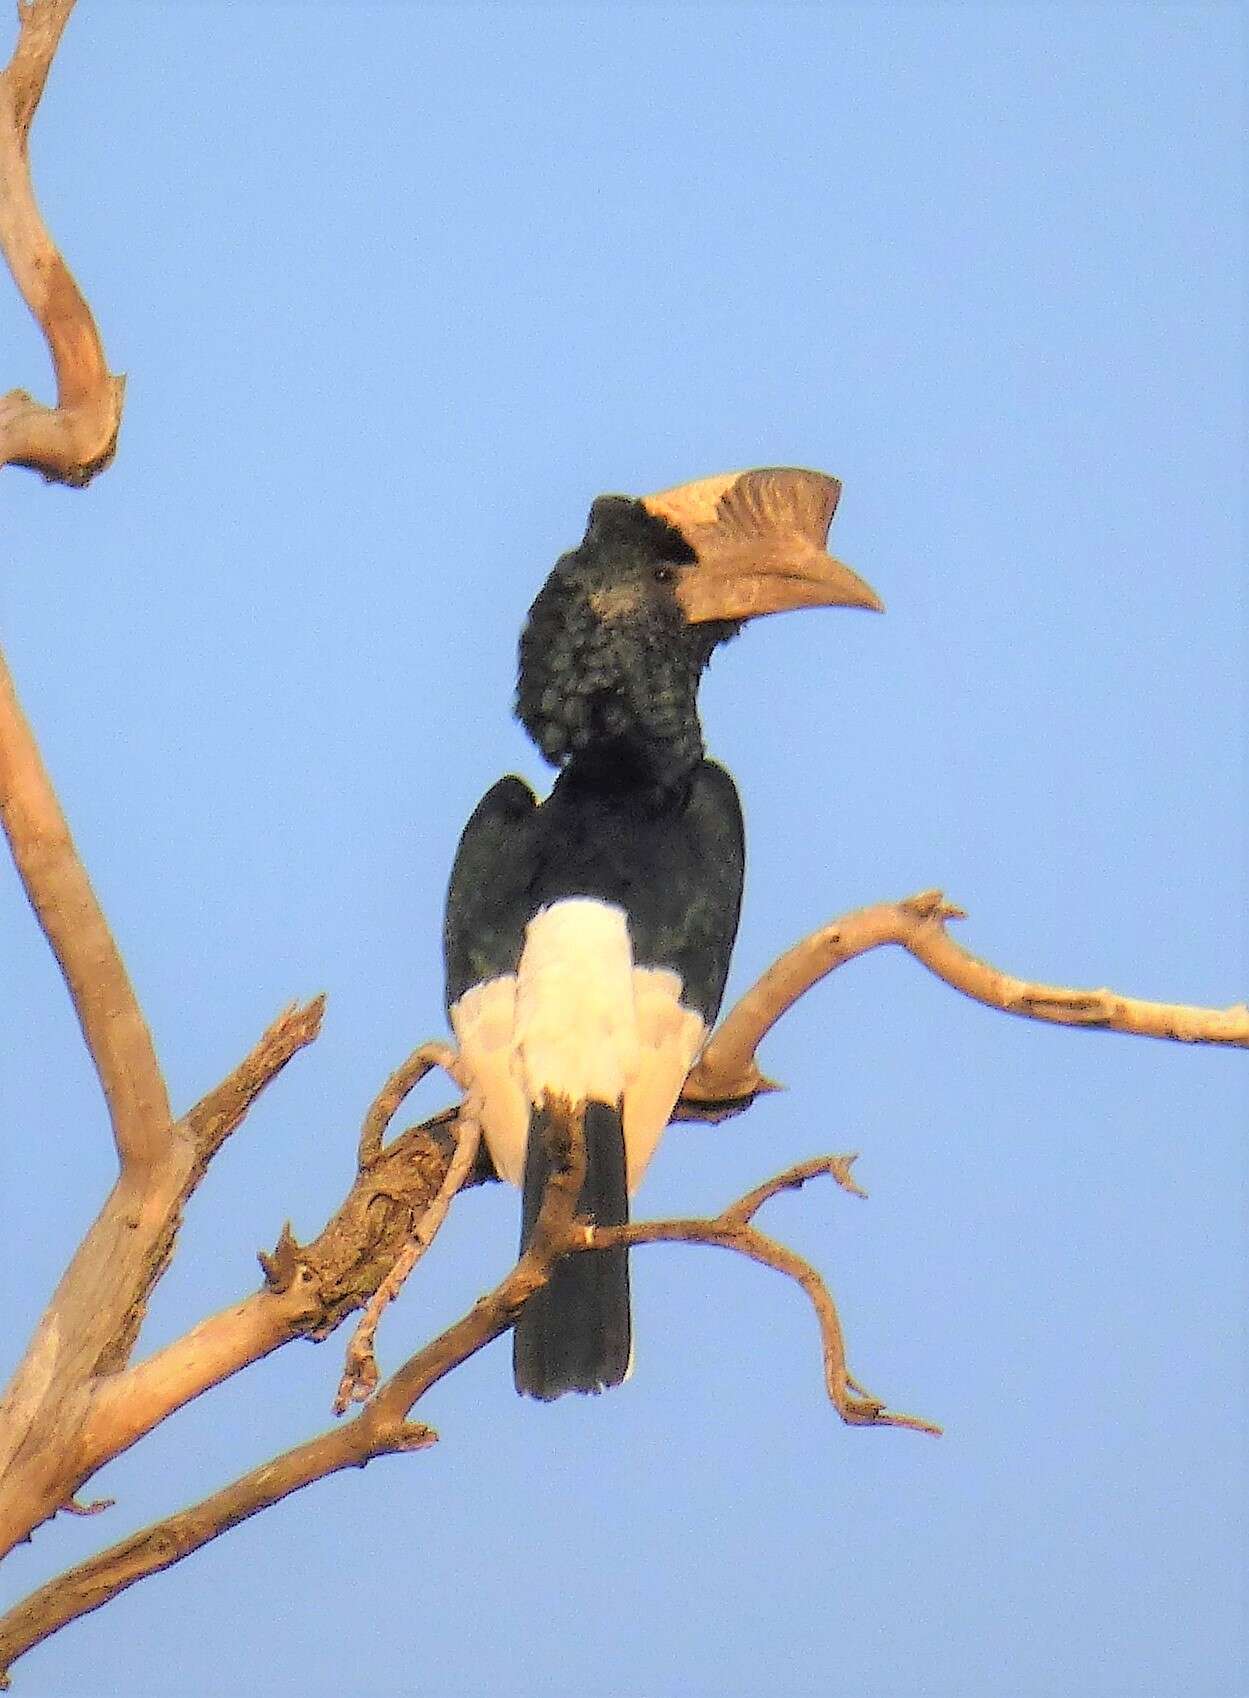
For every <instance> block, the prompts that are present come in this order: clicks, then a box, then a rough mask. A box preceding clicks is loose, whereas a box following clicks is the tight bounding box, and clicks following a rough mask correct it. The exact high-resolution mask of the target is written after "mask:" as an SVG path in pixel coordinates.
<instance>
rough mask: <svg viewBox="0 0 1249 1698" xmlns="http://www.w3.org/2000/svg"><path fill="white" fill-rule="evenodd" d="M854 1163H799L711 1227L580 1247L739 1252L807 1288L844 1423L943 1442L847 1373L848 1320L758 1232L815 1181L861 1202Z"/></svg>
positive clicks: (603, 1239) (640, 1233) (644, 1226)
mask: <svg viewBox="0 0 1249 1698" xmlns="http://www.w3.org/2000/svg"><path fill="white" fill-rule="evenodd" d="M855 1159H856V1158H855V1157H854V1156H815V1157H814V1158H813V1159H811V1160H810V1161H804V1162H799V1163H798V1164H797V1165H796V1166H795V1167H790V1168H786V1170H785V1171H784V1172H783V1173H778V1174H777V1175H776V1176H775V1178H773V1179H769V1180H767V1181H766V1182H765V1183H764V1184H763V1185H760V1186H758V1187H757V1188H756V1189H755V1190H754V1191H749V1192H747V1194H746V1195H745V1196H744V1197H741V1198H739V1199H738V1201H737V1202H736V1203H730V1205H729V1206H728V1208H726V1209H724V1210H723V1211H722V1212H721V1213H720V1214H718V1215H716V1216H715V1217H714V1219H711V1220H651V1221H638V1222H636V1223H635V1224H633V1225H631V1226H598V1227H595V1226H589V1227H587V1228H586V1229H585V1231H584V1234H583V1236H582V1239H581V1242H580V1243H579V1244H578V1245H576V1246H575V1247H576V1248H578V1249H585V1250H610V1249H612V1248H614V1247H616V1246H618V1245H629V1246H632V1245H636V1244H712V1245H715V1246H717V1247H718V1248H720V1249H722V1250H735V1251H736V1252H737V1253H738V1254H739V1255H741V1256H746V1257H748V1258H749V1259H750V1260H751V1261H752V1262H760V1263H762V1265H763V1266H764V1267H768V1268H775V1270H776V1272H777V1273H782V1274H785V1275H787V1276H788V1277H789V1278H790V1279H792V1280H794V1281H795V1282H796V1283H797V1284H798V1285H800V1286H801V1287H802V1289H803V1291H804V1292H805V1293H806V1294H807V1297H808V1298H809V1299H810V1302H811V1306H812V1308H813V1309H814V1310H815V1315H816V1319H817V1320H818V1322H819V1326H820V1338H821V1341H822V1343H823V1354H824V1385H825V1389H826V1390H827V1392H828V1396H829V1401H830V1402H831V1403H832V1404H833V1407H834V1408H835V1409H836V1410H837V1413H838V1414H839V1415H840V1416H841V1418H842V1420H843V1421H845V1422H847V1423H848V1424H849V1425H850V1426H855V1427H907V1428H910V1429H911V1430H912V1431H914V1432H921V1433H934V1434H937V1435H939V1434H940V1432H941V1428H940V1427H938V1426H935V1425H934V1424H933V1423H932V1422H931V1421H925V1420H923V1419H922V1418H921V1417H920V1416H918V1415H900V1414H896V1413H894V1412H893V1411H891V1410H889V1409H887V1408H886V1407H885V1405H884V1404H883V1403H881V1401H880V1400H879V1398H875V1397H872V1396H871V1394H870V1393H868V1392H866V1391H864V1389H863V1387H862V1386H861V1385H860V1384H859V1383H858V1381H857V1380H855V1379H854V1378H853V1376H852V1375H851V1374H850V1372H849V1370H848V1368H847V1367H846V1346H845V1338H844V1336H843V1334H842V1330H841V1320H840V1318H839V1316H838V1314H837V1305H836V1304H835V1303H834V1302H833V1297H832V1293H831V1292H830V1291H829V1289H828V1286H827V1285H826V1284H825V1282H824V1280H823V1279H822V1278H821V1277H820V1275H819V1274H818V1273H817V1272H816V1271H815V1269H814V1268H813V1267H812V1266H811V1264H810V1262H807V1261H804V1260H803V1258H802V1257H801V1256H798V1255H796V1254H795V1253H794V1251H792V1250H790V1249H787V1248H786V1246H785V1245H784V1244H778V1243H777V1241H776V1239H774V1238H769V1237H768V1236H767V1235H766V1234H765V1233H763V1232H760V1231H759V1229H758V1227H756V1226H754V1225H752V1224H751V1223H752V1221H753V1218H754V1216H755V1214H756V1213H757V1212H758V1210H759V1209H760V1208H762V1206H763V1205H764V1203H766V1202H768V1201H769V1199H770V1198H772V1197H775V1196H776V1195H777V1193H778V1192H781V1191H796V1190H800V1189H801V1188H802V1186H804V1185H805V1184H806V1183H807V1182H808V1180H811V1179H818V1178H821V1177H822V1176H824V1175H829V1176H831V1177H832V1178H834V1179H835V1180H836V1181H837V1183H838V1184H839V1185H840V1186H841V1187H842V1188H843V1189H844V1190H848V1191H851V1192H854V1193H855V1194H857V1195H859V1196H862V1195H863V1193H862V1191H860V1190H859V1187H858V1186H857V1185H856V1184H855V1182H854V1180H853V1179H852V1178H851V1177H850V1168H851V1165H852V1164H853V1162H854V1161H855Z"/></svg>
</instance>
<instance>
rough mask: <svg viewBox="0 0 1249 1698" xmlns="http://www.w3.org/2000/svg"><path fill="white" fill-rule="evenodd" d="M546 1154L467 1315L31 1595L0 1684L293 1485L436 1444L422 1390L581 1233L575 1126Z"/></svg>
mask: <svg viewBox="0 0 1249 1698" xmlns="http://www.w3.org/2000/svg"><path fill="white" fill-rule="evenodd" d="M566 1132H567V1134H568V1135H567V1136H566V1137H565V1138H564V1139H563V1140H561V1141H559V1142H558V1143H556V1144H555V1145H554V1147H553V1148H552V1155H553V1157H554V1158H555V1162H556V1165H555V1167H554V1169H553V1171H552V1175H551V1178H550V1180H549V1182H548V1184H547V1189H546V1195H545V1197H544V1198H543V1202H542V1208H541V1209H540V1211H539V1214H538V1219H537V1222H536V1224H535V1228H534V1233H533V1238H532V1240H531V1242H530V1245H529V1248H528V1249H527V1250H526V1251H525V1254H524V1255H523V1256H522V1257H521V1258H520V1260H519V1261H518V1262H517V1263H516V1265H515V1266H514V1267H513V1268H512V1270H511V1271H510V1273H508V1274H507V1276H506V1277H505V1278H504V1279H503V1280H502V1281H500V1283H499V1284H498V1285H497V1286H495V1288H494V1290H493V1291H490V1292H488V1293H487V1294H486V1295H485V1296H484V1297H481V1298H479V1299H478V1301H477V1302H476V1303H475V1304H474V1305H473V1307H472V1309H470V1310H469V1312H468V1314H467V1315H465V1316H463V1317H462V1318H461V1319H460V1320H458V1321H457V1322H455V1324H454V1325H453V1326H451V1327H448V1328H447V1330H446V1331H445V1332H443V1333H441V1334H440V1335H439V1336H438V1337H437V1338H436V1339H434V1340H433V1341H432V1342H431V1343H430V1344H428V1345H426V1346H425V1348H424V1349H423V1350H420V1351H418V1352H417V1354H416V1355H415V1356H413V1357H411V1358H410V1359H409V1360H408V1361H407V1362H405V1363H404V1365H403V1366H402V1367H401V1368H400V1369H399V1370H398V1372H397V1373H395V1374H394V1375H392V1376H391V1378H390V1379H389V1380H387V1381H386V1382H385V1384H384V1385H383V1386H382V1387H381V1388H380V1390H379V1391H378V1392H377V1395H376V1396H375V1397H374V1398H373V1399H372V1401H371V1402H369V1403H367V1404H366V1405H365V1406H364V1408H363V1409H362V1410H361V1411H360V1413H359V1414H358V1415H356V1416H355V1417H354V1418H353V1419H352V1420H350V1421H348V1422H346V1423H344V1424H343V1425H341V1426H335V1427H332V1428H330V1429H329V1430H328V1431H326V1432H324V1433H321V1434H320V1435H319V1436H318V1437H316V1438H314V1439H310V1440H308V1441H307V1442H306V1443H305V1444H302V1445H297V1446H295V1448H294V1449H292V1450H289V1451H287V1452H285V1453H284V1454H283V1455H282V1456H279V1457H277V1458H275V1459H274V1460H273V1461H272V1462H267V1463H265V1464H264V1465H263V1466H261V1467H259V1468H254V1469H252V1470H251V1471H250V1472H249V1473H247V1474H244V1475H242V1476H241V1477H240V1478H239V1479H238V1480H236V1481H234V1482H233V1484H231V1485H229V1486H227V1487H225V1488H224V1489H223V1490H222V1491H220V1492H216V1493H214V1494H213V1496H211V1497H208V1498H205V1499H204V1500H203V1501H202V1502H201V1503H198V1504H196V1505H195V1506H194V1507H192V1508H190V1509H187V1510H183V1511H181V1512H180V1513H179V1514H177V1515H171V1516H168V1517H167V1518H166V1519H165V1520H163V1521H159V1522H156V1523H154V1524H153V1525H152V1526H151V1527H148V1528H146V1529H144V1530H143V1531H142V1532H140V1533H136V1534H134V1535H133V1536H132V1537H130V1538H128V1539H123V1540H122V1541H121V1542H120V1543H119V1544H116V1545H113V1546H110V1548H109V1549H108V1550H106V1551H102V1552H101V1553H100V1554H99V1555H98V1556H96V1557H92V1558H91V1559H90V1560H89V1561H87V1562H85V1563H80V1564H79V1565H78V1566H77V1567H75V1568H72V1569H69V1570H67V1571H66V1572H65V1573H64V1574H62V1575H60V1576H58V1578H57V1579H55V1580H53V1581H50V1582H49V1583H48V1584H47V1585H46V1586H41V1587H40V1588H39V1589H38V1590H37V1591H35V1592H32V1593H31V1594H30V1596H29V1597H27V1598H26V1599H24V1600H23V1601H22V1602H21V1603H19V1604H18V1605H16V1606H15V1608H13V1609H12V1610H10V1611H9V1612H8V1614H7V1615H5V1616H4V1617H3V1618H2V1619H0V1681H3V1682H4V1683H6V1684H7V1681H8V1672H9V1670H10V1669H11V1667H12V1665H13V1663H14V1662H15V1661H16V1660H17V1658H18V1657H20V1656H22V1655H24V1654H25V1652H27V1651H29V1650H30V1649H32V1647H33V1646H35V1645H38V1644H40V1643H41V1642H42V1641H43V1640H44V1639H46V1638H47V1637H48V1636H49V1635H50V1634H52V1633H55V1632H56V1631H57V1630H58V1629H59V1628H61V1627H64V1626H65V1625H66V1624H67V1623H68V1622H71V1621H74V1620H76V1619H77V1618H78V1617H79V1616H83V1615H87V1614H89V1613H90V1612H91V1611H92V1610H96V1609H99V1608H100V1606H101V1605H103V1604H106V1603H108V1601H109V1600H110V1599H111V1598H114V1597H116V1596H117V1594H118V1593H119V1592H123V1591H125V1590H126V1588H127V1587H129V1586H133V1585H134V1583H135V1582H136V1581H137V1580H142V1579H144V1578H145V1577H146V1576H147V1575H149V1574H156V1573H159V1572H160V1571H161V1570H162V1569H165V1568H168V1567H170V1566H171V1565H172V1564H173V1563H175V1562H178V1561H180V1560H181V1559H182V1558H183V1557H184V1556H188V1555H189V1554H190V1553H191V1552H192V1551H196V1550H199V1549H200V1547H201V1546H203V1545H206V1544H208V1543H209V1541H210V1540H212V1539H215V1538H217V1537H219V1535H220V1534H222V1533H224V1532H226V1531H227V1530H228V1529H229V1528H231V1527H236V1526H237V1525H238V1524H239V1522H241V1521H246V1520H247V1519H248V1518H249V1517H251V1516H253V1515H256V1514H258V1513H259V1512H260V1511H261V1510H263V1509H267V1508H268V1507H269V1506H270V1505H271V1504H274V1503H278V1502H280V1501H281V1499H282V1498H284V1497H288V1496H289V1495H290V1494H291V1493H292V1492H295V1491H298V1490H300V1488H301V1487H303V1486H307V1485H311V1484H312V1482H313V1481H315V1480H321V1479H325V1478H326V1477H327V1476H328V1475H330V1474H334V1473H337V1472H339V1471H340V1470H341V1469H343V1468H362V1467H364V1466H365V1465H366V1464H367V1463H369V1462H371V1461H373V1460H374V1459H375V1458H376V1457H379V1456H386V1455H393V1454H397V1453H400V1452H403V1451H409V1450H423V1449H425V1448H427V1447H428V1446H429V1445H431V1444H433V1443H435V1442H436V1440H437V1434H436V1433H435V1432H434V1431H433V1430H432V1429H431V1428H429V1427H426V1426H423V1425H421V1424H420V1423H416V1422H412V1421H409V1420H408V1412H409V1410H410V1409H411V1408H412V1406H413V1405H414V1404H415V1403H416V1402H417V1401H418V1400H419V1399H420V1398H421V1397H423V1396H424V1394H425V1393H426V1392H427V1391H428V1390H429V1389H430V1387H431V1386H433V1385H436V1384H437V1382H438V1381H439V1380H441V1379H443V1378H444V1377H445V1376H446V1375H447V1374H449V1373H451V1372H452V1370H453V1369H455V1368H457V1367H459V1366H460V1364H461V1363H462V1362H466V1361H467V1360H468V1358H469V1357H470V1356H473V1355H475V1354H476V1353H477V1352H478V1351H479V1350H481V1349H482V1348H484V1346H485V1345H487V1344H489V1343H491V1342H492V1341H493V1340H494V1339H496V1338H498V1337H499V1336H500V1334H502V1333H504V1332H506V1331H507V1330H508V1329H509V1328H510V1327H511V1326H512V1324H513V1323H514V1321H515V1319H516V1317H517V1315H518V1314H519V1313H520V1311H521V1309H522V1308H523V1307H524V1305H525V1303H526V1301H527V1300H528V1298H529V1297H530V1296H532V1294H533V1293H534V1292H535V1291H536V1290H538V1289H539V1288H540V1287H541V1286H542V1285H544V1284H545V1283H546V1281H547V1279H548V1278H549V1276H550V1272H551V1269H552V1268H553V1267H554V1265H555V1263H556V1262H557V1261H558V1259H559V1258H560V1256H561V1255H563V1254H564V1253H565V1252H566V1251H567V1250H568V1249H569V1248H571V1247H572V1245H573V1243H574V1241H575V1240H576V1238H577V1236H578V1235H584V1231H585V1228H584V1226H583V1225H579V1224H578V1223H577V1221H576V1217H575V1208H576V1198H577V1196H578V1195H579V1194H580V1191H581V1184H582V1181H583V1179H584V1178H585V1140H584V1137H583V1136H582V1135H581V1132H580V1129H579V1128H575V1129H574V1128H572V1127H568V1128H566Z"/></svg>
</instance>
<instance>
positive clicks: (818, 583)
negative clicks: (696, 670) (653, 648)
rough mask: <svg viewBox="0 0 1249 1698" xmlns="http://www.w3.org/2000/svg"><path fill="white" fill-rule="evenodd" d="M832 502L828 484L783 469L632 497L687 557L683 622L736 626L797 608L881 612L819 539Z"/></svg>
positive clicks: (680, 590)
mask: <svg viewBox="0 0 1249 1698" xmlns="http://www.w3.org/2000/svg"><path fill="white" fill-rule="evenodd" d="M840 495H841V485H840V484H839V483H838V482H837V480H836V478H830V477H827V476H825V474H824V473H822V472H807V471H801V470H798V469H797V468H793V467H769V468H766V469H764V470H762V471H755V472H736V473H730V474H728V475H727V476H724V477H715V478H703V479H702V480H700V481H699V482H698V483H692V484H682V485H681V486H680V487H679V488H677V489H668V490H662V491H661V492H660V493H659V494H658V495H647V496H643V498H642V505H643V506H644V507H646V508H647V510H648V511H649V512H651V513H654V514H656V515H657V516H658V517H660V518H662V519H666V520H667V521H668V522H669V523H670V524H672V525H675V526H676V528H677V529H678V530H679V531H680V532H681V534H682V535H683V536H684V537H685V538H686V540H687V541H688V542H689V545H690V547H691V548H692V549H693V550H694V553H695V554H696V555H697V557H698V558H697V561H696V563H695V564H694V565H692V566H686V567H682V568H681V569H680V577H679V578H678V581H677V585H676V596H677V600H678V601H679V602H680V604H681V607H682V609H683V610H684V613H685V617H686V618H687V619H688V620H689V621H690V623H691V624H701V623H703V622H704V621H707V620H712V619H715V620H723V621H728V622H739V621H741V620H743V619H757V618H760V617H761V616H762V615H763V614H766V613H785V612H787V611H789V610H791V609H793V608H799V607H866V608H870V609H871V610H872V611H873V612H875V613H883V612H884V610H885V609H884V603H883V602H882V601H881V599H880V597H879V596H878V595H877V594H876V591H875V590H874V589H873V588H872V586H871V585H870V584H868V583H865V582H864V580H863V579H862V578H860V577H859V575H858V573H857V572H854V571H852V570H851V569H850V567H849V566H847V565H845V563H844V562H843V561H840V560H835V559H834V558H833V556H832V555H831V554H829V553H827V552H826V550H825V548H824V541H825V538H826V537H827V535H828V528H829V525H830V524H831V523H832V519H833V514H834V512H835V511H836V508H837V502H838V499H839V497H840Z"/></svg>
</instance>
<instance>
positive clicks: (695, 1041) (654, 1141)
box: [451, 896, 707, 1192]
mask: <svg viewBox="0 0 1249 1698" xmlns="http://www.w3.org/2000/svg"><path fill="white" fill-rule="evenodd" d="M681 991H682V985H681V979H680V976H679V975H678V974H677V973H674V972H672V971H670V970H668V969H666V968H660V967H635V966H634V965H633V951H632V948H631V946H630V942H629V931H628V923H627V919H626V916H625V913H624V910H623V909H621V908H618V907H616V906H615V905H614V904H613V903H609V902H600V901H598V900H597V899H595V898H592V897H580V896H579V897H569V898H567V899H565V900H564V901H561V902H553V903H552V904H551V905H550V907H549V908H543V909H541V910H540V911H539V912H538V913H537V914H535V916H534V917H533V919H532V920H531V921H530V922H529V925H528V926H527V927H526V930H525V947H524V949H523V951H522V952H521V958H520V964H519V966H518V967H517V970H516V972H515V973H514V974H512V973H508V974H505V975H504V976H502V977H500V978H498V979H492V980H491V981H490V982H489V983H488V984H484V985H476V986H474V987H473V989H471V990H468V991H465V993H464V995H463V996H462V997H461V998H460V999H459V1001H458V1002H457V1003H456V1004H455V1005H454V1007H453V1008H452V1010H451V1024H452V1027H453V1028H454V1031H455V1036H456V1041H457V1043H458V1044H459V1049H460V1059H461V1066H462V1070H463V1073H464V1077H465V1079H466V1081H467V1101H468V1105H469V1107H470V1108H471V1109H472V1111H473V1112H475V1113H476V1114H477V1116H478V1119H479V1120H480V1123H481V1128H482V1133H483V1135H484V1137H485V1140H486V1147H487V1148H488V1149H489V1151H490V1157H491V1160H492V1161H493V1162H494V1165H495V1168H496V1170H497V1172H498V1173H499V1175H500V1177H501V1178H503V1179H507V1180H510V1181H511V1183H512V1184H513V1185H521V1184H522V1183H523V1181H524V1176H525V1144H526V1141H527V1138H528V1135H529V1116H530V1110H531V1108H532V1107H533V1106H534V1105H536V1104H537V1103H539V1102H541V1100H542V1098H543V1096H544V1095H545V1094H547V1093H552V1094H554V1093H558V1094H559V1095H561V1096H566V1097H569V1098H571V1100H572V1101H574V1102H585V1101H594V1102H605V1103H611V1104H613V1105H615V1104H622V1105H623V1109H622V1117H623V1123H624V1138H625V1152H626V1157H627V1161H628V1183H629V1190H630V1191H631V1192H632V1191H634V1190H636V1189H637V1186H638V1184H639V1183H640V1181H641V1178H642V1175H643V1173H644V1172H645V1171H646V1166H647V1164H648V1162H649V1161H650V1159H651V1157H652V1156H653V1155H654V1153H655V1148H656V1146H657V1145H658V1143H659V1140H660V1138H661V1137H662V1135H663V1131H664V1128H665V1126H667V1124H668V1118H669V1116H670V1115H671V1113H672V1109H673V1106H674V1104H675V1103H676V1100H677V1098H678V1096H680V1094H681V1087H682V1085H684V1083H685V1079H686V1075H687V1074H688V1073H689V1070H690V1068H691V1067H692V1066H693V1064H694V1061H695V1058H696V1057H697V1055H698V1052H699V1050H700V1049H701V1047H702V1044H703V1040H704V1039H705V1037H706V1035H707V1028H706V1025H705V1024H704V1022H703V1020H702V1018H701V1017H700V1016H699V1015H698V1014H696V1013H694V1012H693V1011H692V1010H691V1009H689V1008H686V1007H685V1006H684V1005H683V1004H682V1002H681Z"/></svg>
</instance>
